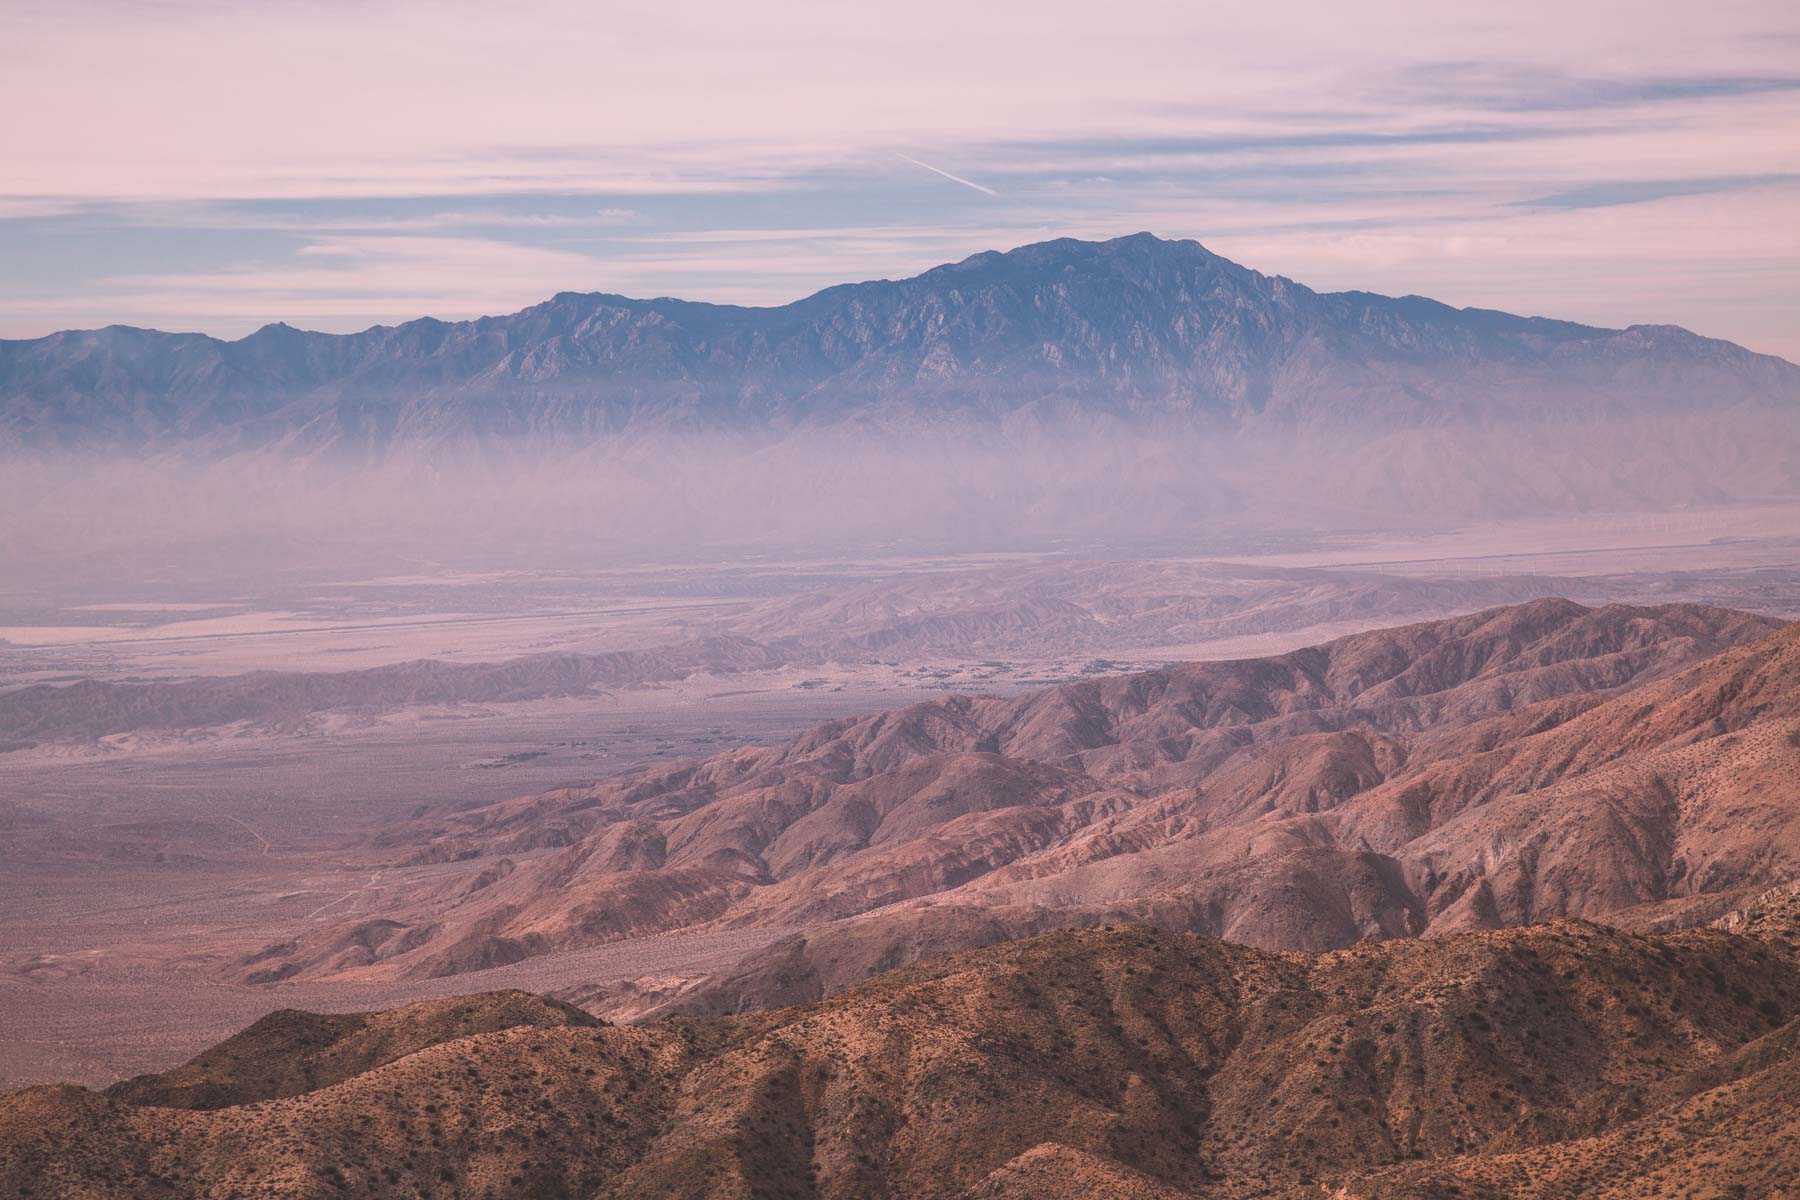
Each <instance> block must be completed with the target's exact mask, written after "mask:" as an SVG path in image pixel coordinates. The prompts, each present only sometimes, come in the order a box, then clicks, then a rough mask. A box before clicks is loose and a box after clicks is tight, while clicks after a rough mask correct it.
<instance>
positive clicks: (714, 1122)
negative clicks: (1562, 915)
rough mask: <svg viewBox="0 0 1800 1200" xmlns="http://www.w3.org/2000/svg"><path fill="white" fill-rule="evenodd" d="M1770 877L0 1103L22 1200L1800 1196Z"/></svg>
mask: <svg viewBox="0 0 1800 1200" xmlns="http://www.w3.org/2000/svg"><path fill="white" fill-rule="evenodd" d="M1794 915H1795V914H1794V908H1793V905H1792V904H1791V896H1785V897H1784V898H1783V900H1782V901H1781V902H1778V903H1776V904H1774V905H1763V904H1752V905H1751V906H1749V908H1748V909H1746V910H1744V911H1742V912H1740V913H1738V914H1737V916H1738V917H1739V918H1740V919H1739V920H1738V921H1737V931H1736V932H1725V931H1723V930H1720V929H1704V930H1696V931H1689V932H1684V933H1677V934H1673V935H1669V936H1648V935H1634V934H1628V933H1624V932H1621V931H1618V930H1614V929H1609V928H1606V927H1602V926H1597V925H1593V924H1589V923H1586V922H1580V921H1567V920H1565V921H1557V922H1553V923H1550V924H1547V925H1541V926H1536V927H1533V928H1530V929H1525V930H1508V931H1501V932H1486V933H1469V934H1460V935H1454V936H1450V937H1447V938H1443V939H1438V940H1407V941H1390V942H1382V943H1371V944H1367V945H1363V946H1359V947H1357V948H1355V949H1352V950H1348V951H1344V952H1339V953H1333V954H1325V955H1313V954H1304V953H1285V954H1278V953H1271V952H1268V951H1260V950H1254V949H1250V948H1246V947H1241V946H1233V945H1230V944H1228V943H1224V942H1218V941H1214V940H1211V939H1208V938H1204V937H1198V936H1194V935H1187V934H1169V933H1166V932H1160V931H1156V930H1152V929H1149V928H1146V927H1142V926H1111V927H1107V928H1104V929H1099V930H1089V931H1082V932H1058V933H1051V934H1046V935H1044V936H1041V937H1037V938H1033V939H1030V940H1026V941H1016V942H1010V943H1007V944H1005V945H1002V946H996V947H990V948H986V949H982V950H977V951H973V952H969V953H965V954H961V955H955V956H951V957H947V958H940V959H936V960H934V961H932V962H929V963H922V964H918V965H915V966H913V967H910V968H908V969H905V970H901V971H897V972H893V973H890V974H885V975H881V976H879V977H877V978H875V979H872V980H870V981H868V982H866V983H864V984H862V985H860V986H858V987H856V988H853V989H851V990H850V991H848V992H846V993H844V994H843V995H841V996H839V997H837V998H835V999H832V1000H829V1001H825V1002H823V1003H819V1004H814V1005H809V1006H801V1007H792V1008H783V1009H777V1010H772V1011H766V1012H761V1013H754V1014H747V1015H743V1016H735V1017H705V1018H670V1019H665V1020H660V1021H652V1022H647V1023H643V1024H637V1025H632V1026H609V1025H605V1024H600V1023H595V1022H594V1021H592V1020H591V1019H589V1018H585V1017H583V1016H582V1015H581V1014H579V1013H575V1012H572V1011H571V1010H568V1009H567V1008H565V1007H562V1006H557V1005H554V1004H550V1003H546V1002H542V1001H536V1000H534V999H533V998H532V997H529V996H525V995H522V994H519V993H500V994H494V995H488V996H475V997H467V998H464V999H462V1000H459V1001H449V1002H446V1001H433V1002H429V1003H426V1004H421V1005H415V1006H412V1007H409V1008H403V1009H399V1010H395V1011H393V1012H390V1013H384V1014H376V1015H357V1016H349V1017H309V1016H307V1015H306V1014H300V1013H278V1014H275V1015H273V1016H271V1017H269V1018H267V1019H265V1020H263V1021H260V1022H258V1023H257V1024H255V1025H253V1026H251V1027H250V1028H249V1029H247V1030H245V1031H244V1032H243V1033H241V1034H239V1035H238V1036H236V1037H234V1038H232V1039H230V1040H228V1041H226V1042H225V1043H223V1044H221V1045H220V1046H218V1047H215V1048H214V1049H212V1050H209V1051H207V1052H205V1053H203V1054H202V1055H200V1056H199V1057H198V1058H196V1059H194V1060H193V1061H192V1062H191V1063H189V1064H187V1065H186V1066H184V1067H181V1068H178V1069H176V1070H175V1071H172V1072H170V1073H168V1074H167V1075H163V1076H147V1077H142V1078H139V1079H135V1080H131V1081H128V1082H126V1083H124V1084H121V1085H119V1086H118V1087H115V1088H112V1089H109V1090H108V1092H106V1093H104V1094H97V1093H94V1092H89V1091H86V1090H84V1089H80V1088H74V1087H54V1086H44V1087H33V1088H26V1089H23V1090H21V1091H16V1092H12V1093H7V1094H0V1190H4V1191H5V1193H6V1194H8V1195H25V1196H33V1197H47V1198H61V1197H69V1198H74V1197H83V1198H107V1200H110V1198H113V1197H117V1198H120V1200H124V1198H130V1200H140V1198H142V1197H146V1196H156V1195H169V1196H191V1197H220V1198H222V1197H227V1196H247V1195H255V1196H266V1197H290V1196H291V1197H302V1196H305V1197H315V1196H366V1197H376V1196H396V1195H404V1196H426V1195H430V1196H438V1197H486V1196H507V1197H517V1198H519V1200H531V1198H534V1197H577V1196H579V1197H592V1198H595V1200H613V1198H623V1197H691V1198H696V1200H698V1198H703V1197H704V1198H714V1197H716V1198H720V1200H723V1198H725V1197H753V1196H795V1197H818V1198H821V1200H825V1198H833V1197H843V1198H846V1200H848V1198H850V1197H865V1196H894V1197H914V1198H918V1200H935V1198H944V1200H949V1198H955V1197H960V1198H963V1200H1027V1198H1030V1200H1043V1198H1045V1197H1051V1198H1061V1197H1068V1198H1070V1200H1074V1198H1076V1197H1080V1198H1082V1200H1181V1198H1183V1197H1187V1198H1207V1200H1250V1198H1252V1197H1262V1198H1281V1200H1326V1198H1331V1200H1442V1198H1445V1197H1481V1198H1485V1200H1500V1198H1501V1197H1505V1198H1508V1200H1553V1198H1554V1200H1574V1198H1576V1197H1579V1198H1581V1200H1590V1198H1611V1200H1626V1198H1630V1200H1647V1198H1652V1197H1670V1198H1673V1197H1680V1196H1701V1195H1707V1196H1758V1197H1769V1198H1771V1200H1773V1198H1777V1197H1783V1196H1790V1195H1792V1194H1793V1193H1792V1188H1793V1185H1794V1181H1795V1179H1796V1178H1797V1177H1800V1151H1797V1149H1796V1147H1800V1136H1797V1135H1800V1107H1796V1106H1795V1105H1794V1103H1793V1099H1792V1097H1793V1089H1794V1087H1795V1086H1796V1084H1800V1055H1797V1053H1796V1050H1797V1048H1800V1019H1797V1018H1796V1014H1795V1010H1794V1002H1795V996H1796V995H1800V946H1797V945H1796V942H1795V940H1794V937H1795V933H1796V927H1795V925H1794Z"/></svg>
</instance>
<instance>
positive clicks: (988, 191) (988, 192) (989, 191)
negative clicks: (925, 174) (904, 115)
mask: <svg viewBox="0 0 1800 1200" xmlns="http://www.w3.org/2000/svg"><path fill="white" fill-rule="evenodd" d="M894 157H895V158H898V159H901V160H903V161H905V162H909V163H911V164H912V165H913V166H915V167H924V168H925V169H926V170H927V171H930V172H931V173H932V174H934V175H942V176H943V177H944V178H945V179H948V180H949V181H950V182H951V183H960V184H962V185H963V186H964V187H966V188H974V189H975V190H976V191H978V192H980V193H981V194H982V195H984V196H996V197H997V196H999V195H1000V193H999V192H996V191H995V190H994V189H993V188H991V187H983V186H982V185H981V184H979V183H976V182H975V181H974V180H971V179H964V178H963V177H962V176H961V175H952V174H951V173H950V172H948V171H946V170H944V168H942V167H934V166H932V165H931V164H930V163H928V162H920V161H919V160H918V159H916V158H914V157H913V156H912V155H910V154H901V153H900V152H899V151H895V152H894Z"/></svg>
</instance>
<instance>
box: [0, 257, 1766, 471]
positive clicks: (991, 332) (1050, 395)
mask: <svg viewBox="0 0 1800 1200" xmlns="http://www.w3.org/2000/svg"><path fill="white" fill-rule="evenodd" d="M1771 406H1772V407H1771ZM1744 409H1750V410H1754V411H1755V412H1757V413H1759V414H1762V413H1766V412H1772V413H1774V414H1776V415H1777V416H1778V417H1779V418H1784V419H1786V420H1787V421H1789V422H1790V423H1791V422H1794V421H1795V420H1796V413H1800V367H1796V366H1794V365H1793V364H1791V363H1788V362H1785V361H1783V360H1781V359H1777V358H1771V357H1768V356H1765V355H1759V354H1754V353H1751V352H1750V351H1748V350H1745V349H1743V348H1742V347H1739V346H1736V345H1733V344H1731V343H1729V342H1722V341H1715V340H1712V339H1708V338H1703V337H1699V336H1697V335H1695V334H1693V333H1689V332H1688V331H1686V330H1683V329H1679V328H1675V327H1672V326H1643V325H1639V326H1633V327H1631V328H1629V329H1624V330H1614V329H1597V328H1592V327H1589V326H1585V325H1577V324H1572V323H1569V322H1564V321H1553V320H1544V319H1539V318H1526V317H1516V316H1510V315H1508V314H1506V313H1500V312H1491V311H1485V310H1480V309H1455V308H1451V307H1448V306H1446V305H1443V304H1439V303H1437V302H1435V301H1432V300H1428V299H1425V298H1423V297H1418V296H1406V297H1402V298H1399V299H1394V298H1390V297H1386V296H1378V295H1373V294H1370V293H1367V292H1338V293H1321V292H1315V291H1313V290H1311V289H1309V288H1306V287H1303V286H1301V285H1300V284H1297V283H1294V282H1292V281H1291V280H1288V279H1284V278H1282V277H1279V276H1268V275H1263V274H1260V273H1258V272H1256V271H1253V270H1249V269H1247V268H1244V267H1240V266H1238V265H1237V264H1235V263H1232V262H1229V261H1227V260H1226V259H1223V258H1221V257H1219V256H1218V255H1216V254H1213V253H1211V252H1210V251H1208V250H1207V249H1205V248H1204V247H1203V246H1201V245H1200V244H1199V243H1197V242H1192V241H1164V240H1160V239H1158V238H1156V237H1153V236H1151V235H1149V234H1136V235H1133V236H1130V237H1123V238H1118V239H1115V240H1113V241H1108V242H1082V241H1074V240H1070V239H1060V240H1057V241H1051V242H1044V243H1041V244H1037V245H1032V246H1025V247H1022V248H1020V249H1017V250H1013V251H1010V252H1008V253H985V254H978V255H975V256H974V257H972V258H968V259H965V260H964V261H962V262H959V263H954V264H951V265H947V266H941V267H937V268H935V269H933V270H930V271H927V272H925V273H924V274H922V275H919V276H916V277H914V278H911V279H904V280H899V281H887V280H882V281H874V282H867V283H855V284H845V285H842V286H839V287H833V288H828V289H826V290H825V291H822V292H819V293H818V294H816V295H813V296H810V297H808V298H806V299H804V300H800V301H797V302H795V303H792V304H787V305H783V306H780V307H775V308H742V307H734V306H727V305H715V304H696V303H690V302H687V301H681V300H673V299H656V300H632V299H627V298H625V297H623V296H615V295H606V294H599V293H585V294H584V293H573V292H566V293H562V294H559V295H557V296H555V297H554V298H552V299H550V300H548V301H546V302H545V303H542V304H538V305H534V306H533V307H530V308H527V309H524V310H523V311H521V312H517V313H514V314H511V315H509V316H501V317H484V318H481V319H479V320H474V321H462V322H444V321H438V320H434V319H431V318H424V319H420V320H417V321H410V322H407V323H406V324H403V325H398V326H377V327H375V328H372V329H368V330H365V331H363V332H361V333H355V334H344V335H337V334H325V333H309V332H304V331H302V330H299V329H294V328H292V327H290V326H287V325H270V326H266V327H264V328H263V329H260V330H258V331H257V332H256V333H254V334H251V335H250V336H248V337H245V338H243V339H241V340H238V341H234V342H227V341H220V340H218V339H216V338H211V337H207V336H204V335H201V334H180V333H160V332H155V331H151V330H144V329H135V328H129V327H125V326H110V327H108V328H105V329H99V330H92V331H72V332H65V333H57V334H52V335H50V336H48V337H43V338H38V339H34V340H30V341H0V448H11V449H13V450H15V451H17V450H26V451H43V450H52V449H59V448H63V449H67V448H90V447H102V448H117V449H125V450H129V451H131V452H134V453H140V452H147V451H160V450H180V451H197V452H200V453H203V454H206V455H208V456H216V455H219V454H229V453H231V452H235V451H243V450H248V449H267V448H284V449H293V450H302V451H306V452H309V453H313V452H320V451H332V452H338V453H343V454H348V455H352V456H359V457H363V458H367V457H374V458H381V457H384V456H387V455H390V454H393V453H395V452H397V451H402V450H416V449H420V448H425V449H432V448H442V447H446V446H462V445H469V444H482V443H487V442H492V441H495V440H508V441H523V442H524V443H525V444H527V445H530V446H555V447H565V448H567V447H583V446H588V445H592V444H595V443H597V442H604V441H606V440H607V439H610V438H616V437H619V436H621V435H626V436H634V435H643V434H645V433H668V432H679V431H702V430H705V431H718V430H731V431H740V432H754V433H757V434H763V435H771V434H772V435H777V436H778V435H781V434H784V433H792V432H794V431H797V430H803V429H821V428H837V427H851V428H855V427H859V426H864V425H874V426H875V427H878V428H882V429H889V430H892V429H901V430H904V429H911V428H918V427H921V426H927V427H930V426H935V425H939V424H941V423H943V422H953V423H958V424H968V425H972V426H993V427H1000V428H1018V427H1021V426H1023V427H1027V428H1035V427H1038V426H1051V427H1064V426H1072V427H1075V428H1089V429H1091V428H1093V427H1094V426H1095V425H1096V424H1098V425H1101V426H1108V425H1115V424H1125V425H1129V426H1133V427H1147V428H1151V429H1169V428H1179V429H1182V430H1197V431H1202V432H1209V431H1217V432H1238V431H1244V430H1272V431H1276V432H1280V431H1284V430H1292V429H1296V428H1299V429H1308V428H1316V427H1324V428H1345V429H1356V430H1360V431H1363V432H1369V431H1394V430H1404V429H1416V428H1421V427H1425V428H1431V427H1440V426H1444V425H1446V424H1455V423H1459V422H1467V423H1474V424H1482V423H1492V422H1496V421H1517V420H1524V419H1532V420H1539V421H1556V422H1569V421H1577V420H1597V419H1625V420H1642V419H1649V418H1654V417H1658V416H1663V415H1671V414H1682V413H1686V414H1718V413H1722V412H1727V411H1732V410H1744ZM1792 434H1793V430H1792V429H1791V428H1790V429H1787V430H1785V431H1784V432H1783V437H1785V438H1789V439H1790V440H1791V435H1792Z"/></svg>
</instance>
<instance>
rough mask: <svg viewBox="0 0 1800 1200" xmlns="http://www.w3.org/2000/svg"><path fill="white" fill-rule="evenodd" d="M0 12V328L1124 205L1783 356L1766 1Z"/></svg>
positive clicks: (537, 282)
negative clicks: (0, 108) (1684, 328)
mask: <svg viewBox="0 0 1800 1200" xmlns="http://www.w3.org/2000/svg"><path fill="white" fill-rule="evenodd" d="M0 45H3V47H4V59H3V62H4V69H3V70H0V104H4V106H5V111H7V112H8V114H9V118H8V120H7V121H6V122H5V123H4V125H3V126H0V161H3V162H4V163H5V168H4V173H3V174H0V260H3V261H7V262H8V263H9V267H8V270H7V271H6V272H4V273H0V336H32V335H36V334H41V333H44V332H48V331H50V330H52V329H56V328H62V327H67V326H84V325H95V324H103V323H107V322H110V321H129V322H133V323H142V324H156V325H160V326H163V327H171V328H173V327H180V328H200V329H205V330H208V331H212V332H218V333H221V334H238V333H242V332H244V331H246V330H248V329H250V328H254V327H255V326H256V325H259V324H261V323H263V322H265V321H269V320H276V319H288V320H292V321H294V322H295V323H298V324H305V325H311V326H314V327H319V328H354V327H357V326H360V325H364V324H368V323H370V322H372V321H376V320H391V319H396V318H404V317H410V316H416V315H420V314H421V313H426V312H430V313H433V314H435V315H438V316H446V317H451V316H463V315H472V314H474V313H480V312H490V311H500V310H505V309H508V308H514V307H518V306H520V305H522V304H525V303H530V302H532V301H534V300H537V299H541V298H542V297H543V296H545V295H548V294H549V293H552V292H555V291H558V290H564V289H580V290H587V289H598V290H610V291H622V292H627V293H636V294H646V293H651V294H654V293H664V292H667V293H676V294H682V295H687V296H691V297H693V298H697V299H719V300H733V301H740V302H753V303H765V302H779V301H783V300H787V299H792V298H794V297H796V296H798V295H801V294H804V293H805V292H807V291H810V290H812V289H814V288H816V287H819V286H823V285H825V284H828V283H832V282H837V281H840V280H843V279H851V278H862V277H868V276H872V275H893V274H903V273H911V272H913V271H916V270H919V269H922V268H925V267H928V266H930V265H932V264H934V263H936V262H938V261H942V260H944V259H949V258H956V257H961V256H962V255H965V254H968V253H971V252H973V251H976V250H980V249H986V248H1003V247H1006V246H1010V245H1014V244H1018V243H1020V242H1023V241H1028V240H1034V239H1036V238H1040V237H1044V236H1055V235H1060V234H1073V235H1077V236H1113V235H1116V234H1120V233H1127V232H1132V231H1135V230H1138V229H1150V230H1152V231H1154V232H1157V233H1160V234H1164V235H1166V236H1183V237H1197V238H1199V239H1200V240H1202V241H1204V242H1206V243H1207V244H1208V245H1209V246H1211V247H1212V248H1213V249H1215V250H1218V251H1220V252H1221V253H1225V254H1227V255H1229V256H1231V257H1233V258H1236V259H1238V260H1240V261H1242V262H1244V263H1246V264H1247V265H1250V266H1254V267H1257V268H1258V269H1261V270H1265V271H1272V272H1281V273H1284V274H1288V275H1291V276H1293V277H1295V278H1298V279H1300V280H1302V281H1303V282H1307V283H1309V284H1312V285H1314V286H1319V287H1365V288H1370V289H1373V290H1382V291H1390V292H1420V293H1425V294H1431V295H1436V296H1438V297H1439V298H1441V299H1444V300H1446V301H1449V302H1452V303H1459V304H1480V305H1486V306H1491V307H1500V308H1508V309H1512V310H1516V311H1524V312H1531V313H1542V314H1546V315H1555V316H1563V317H1569V318H1573V319H1579V320H1588V321H1594V322H1597V323H1604V324H1627V323H1631V322H1636V321H1667V322H1673V323H1680V324H1686V325H1689V326H1691V327H1693V328H1695V329H1698V330H1699V331H1701V332H1703V333H1708V334H1713V335H1716V336H1722V337H1729V338H1732V339H1734V340H1738V341H1742V342H1744V343H1745V344H1747V345H1750V346H1752V347H1753V348H1756V349H1761V350H1766V351H1769V352H1773V353H1780V354H1784V355H1786V356H1788V357H1790V358H1800V328H1797V322H1796V318H1795V314H1796V312H1797V311H1800V221H1797V220H1796V219H1795V218H1796V216H1797V215H1800V10H1796V6H1794V5H1792V4H1791V3H1769V2H1762V0H1756V2H1742V0H1726V2H1722V3H1720V2H1713V3H1708V4H1705V5H1695V4H1691V3H1672V2H1663V0H1653V2H1649V3H1631V4H1624V3H1618V4H1614V3H1592V2H1580V0H1577V2H1561V3H1538V2H1535V0H1528V2H1524V3H1507V4H1504V5H1490V4H1466V5H1442V4H1438V5H1428V4H1396V3H1362V4H1355V5H1344V4H1323V3H1307V4H1280V3H1270V4H1257V5H1244V4H1241V3H1233V4H1193V3H1145V2H1140V0H1120V2H1116V3H1112V4H1108V5H1104V6H1095V5H1091V4H1073V3H1061V2H1056V3H1033V4H1023V3H1013V2H1010V0H1008V2H1002V3H988V4H979V5H975V4H968V3H966V2H961V0H959V2H958V3H954V4H952V3H944V2H941V0H922V2H918V3H911V4H907V5H903V6H901V5H893V6H890V5H882V6H872V5H853V4H844V3H841V2H839V3H812V2H810V0H808V2H803V3H793V2H788V3H780V4H767V5H745V4H740V3H732V4H726V3H715V2H705V3H693V4H681V5H676V4H669V3H666V0H665V2H662V3H655V4H651V3H641V4H639V3H612V4H598V5H595V4H559V3H523V2H513V3H483V4H463V3H455V2H452V3H436V4H423V3H405V2H401V3H387V2H382V0H373V2H369V3H351V2H348V0H342V2H340V0H315V2H311V3H286V4H256V3H248V4H245V3H239V4H220V3H212V2H210V0H161V2H150V3H145V2H142V0H139V2H135V3H118V2H109V3H85V2H82V0H58V2H56V3H39V2H37V0H7V2H6V3H5V4H4V6H3V7H0ZM922 164H929V167H927V166H924V165H922ZM933 168H935V169H936V170H937V171H942V172H946V173H947V175H946V174H938V173H934V170H933ZM958 179H961V180H966V181H969V183H972V184H975V185H978V186H965V185H964V184H963V183H961V182H958Z"/></svg>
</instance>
